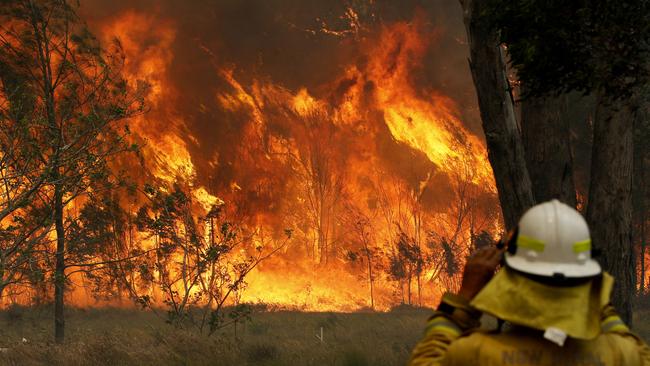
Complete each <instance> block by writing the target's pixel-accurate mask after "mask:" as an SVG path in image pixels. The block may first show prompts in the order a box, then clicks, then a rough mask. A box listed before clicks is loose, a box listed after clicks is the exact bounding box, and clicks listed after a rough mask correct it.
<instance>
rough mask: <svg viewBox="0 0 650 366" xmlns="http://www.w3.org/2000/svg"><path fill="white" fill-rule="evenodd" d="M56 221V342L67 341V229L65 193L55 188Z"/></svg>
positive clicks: (59, 187) (59, 188)
mask: <svg viewBox="0 0 650 366" xmlns="http://www.w3.org/2000/svg"><path fill="white" fill-rule="evenodd" d="M54 220H55V226H56V266H55V270H54V340H55V341H56V343H63V341H64V339H65V316H64V313H63V312H64V306H65V303H64V291H65V228H64V226H63V192H62V188H61V186H60V185H57V186H56V187H55V193H54Z"/></svg>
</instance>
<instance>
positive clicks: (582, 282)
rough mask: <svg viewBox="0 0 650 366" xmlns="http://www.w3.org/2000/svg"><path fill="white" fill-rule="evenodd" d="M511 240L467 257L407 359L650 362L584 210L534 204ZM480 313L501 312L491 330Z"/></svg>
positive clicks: (415, 364)
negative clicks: (613, 301) (596, 252)
mask: <svg viewBox="0 0 650 366" xmlns="http://www.w3.org/2000/svg"><path fill="white" fill-rule="evenodd" d="M507 242H508V244H507V245H506V246H503V247H501V248H500V247H499V246H493V247H489V248H484V249H482V250H479V251H478V252H477V253H476V254H475V255H474V256H473V257H471V258H469V259H468V261H467V264H466V265H465V272H464V274H463V281H462V285H461V288H460V290H459V292H458V293H457V294H451V293H447V294H445V295H444V296H443V298H442V301H441V303H440V305H439V307H438V309H437V311H436V312H435V313H434V314H433V316H432V317H431V318H430V319H429V321H428V325H427V328H426V330H425V335H424V338H423V339H422V340H421V341H420V342H419V343H418V344H417V346H416V347H415V349H414V350H413V354H412V356H411V359H410V361H409V365H411V366H424V365H427V366H429V365H450V366H452V365H453V366H460V365H486V366H489V365H553V366H562V365H576V366H590V365H594V366H613V365H617V366H618V365H621V366H624V365H625V366H633V365H647V366H650V348H648V346H647V345H646V344H645V343H644V342H643V341H642V340H641V339H640V338H639V337H637V336H636V335H634V334H633V333H631V332H630V330H629V329H628V327H627V326H626V325H625V324H624V323H623V321H622V320H621V319H620V318H619V316H618V315H617V314H616V312H615V311H614V308H613V307H612V306H611V305H610V293H611V289H612V285H613V282H614V281H613V278H612V277H611V276H610V275H609V274H608V273H606V272H602V271H601V268H600V265H599V264H598V263H597V262H596V261H595V260H593V259H592V258H591V240H590V236H589V228H588V227H587V223H586V222H585V220H584V218H583V217H582V215H580V213H578V212H577V211H576V210H574V209H573V208H571V207H569V206H567V205H565V204H563V203H560V202H559V201H557V200H552V201H550V202H545V203H542V204H539V205H536V206H534V207H532V208H531V209H529V210H528V211H527V212H526V213H525V214H524V215H523V216H522V218H521V220H520V221H519V225H518V228H517V229H516V230H515V232H514V233H513V234H512V235H511V237H510V239H509V240H507ZM500 263H503V264H504V265H503V266H502V269H501V270H499V271H498V272H497V273H496V274H494V272H495V270H496V269H497V267H499V264H500ZM630 270H633V269H630ZM483 313H485V314H488V315H491V316H493V317H495V318H497V319H498V324H499V326H498V327H495V328H496V329H495V330H486V329H482V328H481V327H480V322H479V318H480V317H481V315H482V314H483ZM493 328H494V327H493Z"/></svg>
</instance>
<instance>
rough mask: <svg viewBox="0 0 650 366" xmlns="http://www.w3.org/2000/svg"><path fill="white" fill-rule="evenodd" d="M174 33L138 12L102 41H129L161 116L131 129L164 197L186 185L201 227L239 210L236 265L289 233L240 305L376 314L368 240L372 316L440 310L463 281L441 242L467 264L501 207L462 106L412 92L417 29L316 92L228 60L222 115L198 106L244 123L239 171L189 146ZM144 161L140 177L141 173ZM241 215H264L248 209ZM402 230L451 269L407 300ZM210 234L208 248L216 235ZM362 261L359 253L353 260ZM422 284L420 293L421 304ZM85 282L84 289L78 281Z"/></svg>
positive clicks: (432, 271)
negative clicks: (396, 267)
mask: <svg viewBox="0 0 650 366" xmlns="http://www.w3.org/2000/svg"><path fill="white" fill-rule="evenodd" d="M346 17H347V18H349V20H350V27H351V29H352V31H351V32H352V33H355V32H357V31H358V30H359V28H360V27H361V26H360V25H359V19H358V16H357V14H355V13H354V12H352V11H351V10H350V12H348V13H346ZM175 27H176V25H175V24H174V22H172V21H161V20H160V19H156V18H155V17H153V16H149V15H145V14H142V13H138V12H136V11H131V10H130V11H126V12H124V13H122V14H120V15H119V16H118V17H116V18H114V19H108V20H105V21H103V22H102V24H101V25H100V32H99V33H100V34H102V35H105V36H106V37H107V38H106V39H104V42H109V41H110V37H113V36H116V37H118V38H119V40H120V42H121V45H122V47H123V49H124V52H125V54H126V70H125V73H126V76H127V79H128V80H129V81H130V82H131V83H135V82H136V80H137V79H146V80H147V82H148V83H149V84H150V85H151V92H150V94H149V96H148V98H147V102H148V106H149V108H150V112H149V113H147V114H145V115H143V116H139V117H137V118H135V119H134V120H133V121H130V124H131V129H132V131H134V133H135V134H136V135H137V138H138V139H141V140H142V141H143V142H144V146H143V148H142V151H141V155H142V157H143V160H144V165H145V168H146V170H147V172H149V173H150V174H151V175H152V176H153V177H155V178H156V179H158V180H159V181H160V182H163V183H165V184H167V185H171V184H173V183H174V182H176V181H181V182H183V183H184V184H185V185H186V186H187V187H189V189H190V193H191V197H192V200H193V202H194V203H196V204H195V205H194V206H193V207H192V208H193V214H195V215H196V217H197V218H201V219H204V218H205V216H206V215H207V213H208V211H210V208H211V207H213V206H214V205H217V206H223V207H224V210H231V211H232V212H230V211H229V212H228V213H229V214H232V215H233V216H236V215H239V216H237V218H238V219H239V218H240V217H244V218H243V219H241V222H243V223H242V225H243V226H244V227H245V229H246V230H247V232H249V233H251V234H250V238H247V241H246V243H245V246H244V247H243V248H242V249H241V250H242V252H238V253H233V254H232V255H233V256H237V255H240V256H241V255H243V254H245V252H246V251H247V250H248V251H253V250H260V249H263V250H268V248H273V247H274V245H277V244H278V242H280V241H282V239H277V238H276V237H279V236H281V235H272V234H264V235H262V234H263V233H274V234H275V233H277V232H282V230H284V229H285V228H288V229H291V230H292V233H293V234H292V236H291V239H290V240H289V241H288V244H287V246H286V247H284V248H283V249H282V250H281V251H279V252H278V253H276V254H275V255H274V256H273V257H271V258H269V259H268V260H267V261H265V262H263V263H262V264H260V265H259V266H258V267H257V268H256V269H255V270H254V271H253V272H251V273H250V275H249V276H248V278H247V286H246V287H245V289H243V290H242V291H241V293H240V294H238V295H239V297H240V301H250V302H264V303H269V304H273V305H277V306H281V307H285V308H296V309H301V310H309V311H353V310H355V309H359V308H362V307H366V306H369V300H368V297H369V288H368V282H369V281H368V274H367V273H366V270H367V269H366V268H367V266H365V265H364V262H363V261H364V260H367V258H368V256H366V257H364V253H366V254H367V253H368V251H366V252H364V251H363V243H364V240H367V242H365V244H366V245H368V243H370V245H372V247H373V253H375V254H373V256H372V258H373V260H374V261H376V263H375V264H376V265H377V269H376V270H375V273H374V275H373V276H374V293H373V296H374V303H375V308H376V309H380V310H386V309H388V308H390V307H391V306H394V305H397V304H398V303H399V302H401V301H406V300H405V299H407V298H408V297H409V296H411V297H412V300H411V302H412V303H414V304H415V303H417V302H421V303H422V304H425V305H431V304H432V303H433V301H434V300H435V299H437V298H438V297H439V296H440V295H441V293H442V292H443V291H444V286H449V283H452V282H453V281H452V280H450V279H445V278H444V275H443V274H441V273H443V272H441V268H442V267H441V266H442V264H441V263H442V259H441V258H443V257H442V256H441V254H440V253H441V252H440V248H439V247H438V246H437V245H438V244H439V242H440V241H441V240H442V238H444V239H445V240H448V241H452V242H453V243H454V247H453V250H454V251H455V255H456V256H457V261H458V262H459V263H458V265H462V262H463V260H464V257H465V255H466V254H467V252H468V250H469V246H470V244H471V241H472V240H473V237H472V235H474V234H476V233H477V232H478V231H480V230H486V231H488V232H493V231H494V229H495V228H496V227H497V224H496V223H497V220H498V219H497V217H498V215H493V214H492V213H491V212H487V211H488V210H487V209H484V207H483V206H487V207H491V205H492V206H496V204H497V203H496V199H495V186H494V181H493V177H492V170H491V168H490V165H489V163H488V160H487V154H486V151H485V144H484V143H483V141H482V139H481V138H480V137H477V136H475V135H473V134H472V133H470V132H469V131H468V130H467V129H466V128H465V126H464V125H463V123H462V121H461V120H460V117H459V116H460V113H459V112H458V109H457V108H458V107H457V106H456V105H455V102H454V101H453V100H451V99H450V98H448V97H446V96H445V95H444V91H434V90H422V89H423V88H422V87H419V86H417V85H416V83H415V81H414V80H413V75H414V74H415V73H416V72H417V70H418V68H419V67H420V66H421V63H422V62H424V56H425V52H426V50H427V47H429V41H428V40H427V37H428V36H427V34H426V33H425V32H423V31H421V29H420V20H419V18H417V17H416V19H415V20H414V21H413V22H411V23H406V22H398V23H393V24H388V25H385V26H383V27H382V28H381V29H380V30H379V31H378V32H377V34H376V35H375V36H374V38H372V39H368V40H367V41H365V42H362V43H361V46H362V47H360V48H361V51H360V52H361V53H362V54H363V56H365V58H366V59H367V62H365V63H356V62H353V61H352V60H351V62H350V64H349V65H343V66H342V67H341V69H340V70H341V71H340V75H337V77H335V78H333V79H332V80H331V81H329V82H327V83H325V85H322V86H321V87H319V88H316V89H317V90H314V89H309V88H307V87H299V88H296V90H292V89H290V88H288V87H286V86H285V85H282V84H281V83H278V82H274V81H272V80H270V79H269V78H267V77H265V76H264V75H255V77H251V78H250V80H249V78H244V77H242V73H245V72H246V71H247V70H239V69H238V68H237V67H236V66H233V65H220V64H219V62H218V61H217V60H215V61H214V63H215V64H217V66H215V69H214V75H211V76H210V77H214V78H218V79H219V80H220V81H221V82H223V83H224V84H225V85H226V86H227V87H225V88H220V89H217V90H216V91H215V92H214V94H213V100H212V103H213V104H214V105H210V106H206V105H201V109H208V108H207V107H211V108H215V109H218V110H219V111H222V112H224V113H228V114H229V115H230V114H232V115H234V116H237V117H238V119H237V121H236V122H233V125H236V127H237V128H238V129H239V130H238V131H239V132H241V133H240V134H239V135H237V136H238V138H239V139H241V141H229V143H231V144H232V149H233V150H234V151H236V152H237V159H236V160H233V161H228V160H226V159H225V158H223V157H222V156H221V155H220V154H219V151H216V152H212V153H211V154H210V155H209V156H201V153H197V152H196V151H195V150H200V148H201V147H202V146H199V145H200V142H201V141H205V140H207V138H206V139H203V140H202V139H199V138H197V137H194V136H192V135H191V134H190V132H189V131H190V129H189V128H188V125H187V123H188V121H189V117H188V114H186V113H184V109H183V108H188V109H189V108H190V107H186V106H179V105H178V104H179V102H178V99H179V92H178V90H177V89H176V86H175V85H174V78H173V77H172V76H173V75H171V74H172V71H171V68H172V67H171V65H172V63H173V62H174V56H175V55H174V54H173V52H172V51H171V50H172V49H173V44H174V42H175V41H177V40H176V37H177V31H176V28H175ZM325 30H327V32H326V33H328V34H329V33H331V34H334V35H335V36H340V37H344V36H346V34H347V33H341V32H337V33H334V31H331V30H329V29H327V28H326V25H325V24H323V31H325ZM352 33H350V34H352ZM205 57H206V58H211V57H214V56H213V55H212V54H210V53H207V54H206V56H205ZM242 71H243V72H242ZM313 72H318V70H314V71H313ZM244 80H249V81H247V82H245V81H244ZM251 80H252V81H251ZM341 85H345V86H346V87H345V88H343V87H341ZM202 103H207V102H205V101H203V102H202ZM214 133H215V134H218V133H221V131H215V132H214ZM386 136H388V138H386ZM198 137H203V136H198ZM386 146H388V147H386ZM381 149H387V150H388V151H383V150H381ZM390 149H393V150H394V151H393V150H390ZM400 154H403V155H404V156H407V157H406V158H404V157H403V156H401V155H400ZM391 159H392V160H391ZM400 159H401V160H400ZM203 162H206V163H205V164H200V163H203ZM409 163H412V164H413V166H414V168H413V170H416V171H415V172H414V173H413V174H412V175H413V177H405V175H407V173H405V172H406V171H407V168H409V167H407V166H406V165H408V164H409ZM416 163H417V164H416ZM132 164H133V166H130V168H132V169H131V170H132V171H134V172H136V173H138V172H140V171H142V170H143V167H141V166H139V165H138V164H137V163H135V162H133V163H132ZM205 166H207V167H209V169H210V170H212V171H211V172H204V171H201V169H208V168H205ZM201 167H202V168H201ZM224 167H225V168H227V169H230V170H232V171H234V173H232V176H230V175H225V176H227V179H229V180H228V181H227V182H225V183H223V187H226V188H222V189H221V190H219V191H217V190H216V189H213V188H212V187H210V186H208V184H206V183H205V181H206V180H204V181H202V180H201V179H200V177H201V175H202V174H203V175H205V176H208V175H211V174H212V173H213V172H214V173H215V175H216V173H217V172H220V169H224ZM399 174H403V175H404V176H400V175H399ZM136 175H137V179H138V180H139V181H138V182H139V183H144V182H145V181H146V179H145V177H144V174H136ZM225 179H226V178H224V180H225ZM441 187H442V188H441ZM269 192H270V193H269ZM277 196H282V197H281V199H277ZM486 197H487V198H486ZM490 200H491V201H490ZM485 202H487V203H485ZM239 204H241V206H246V204H248V205H250V206H251V208H250V209H249V210H248V211H247V210H245V209H244V208H242V207H239V206H237V205H239ZM134 205H135V206H137V203H134ZM481 205H483V206H481ZM135 206H134V207H135ZM249 211H251V212H249ZM233 212H234V213H233ZM242 212H243V213H242ZM354 215H356V216H354ZM197 221H199V220H197ZM360 222H361V223H363V224H364V225H367V228H366V227H364V226H363V225H360V224H359V223H360ZM355 225H356V226H355ZM355 230H356V231H355ZM400 231H402V232H403V233H404V235H405V236H407V237H408V238H409V239H410V240H412V242H413V243H414V245H415V246H417V247H418V248H420V250H421V251H422V252H423V253H424V254H425V255H427V256H428V257H427V258H432V259H431V260H432V261H434V260H435V261H438V262H440V263H438V262H436V263H437V264H436V265H435V266H434V265H431V266H429V267H427V268H426V269H425V270H423V271H422V274H421V275H420V276H419V278H417V279H416V278H411V280H412V281H409V283H408V286H410V287H409V288H405V286H406V281H402V282H399V283H398V281H395V280H394V279H391V278H389V276H388V275H387V274H386V268H388V267H390V264H389V263H388V259H389V258H390V256H395V255H397V254H398V250H397V249H396V242H397V240H398V237H399V234H400ZM431 232H435V235H433V234H432V233H431ZM200 234H202V235H204V236H205V237H208V236H209V233H208V231H207V230H205V232H201V233H200ZM135 237H136V239H139V240H142V241H145V242H146V243H145V245H144V246H145V247H146V248H147V249H149V248H152V247H154V245H155V243H154V241H153V239H151V238H149V239H146V238H144V235H141V236H138V234H136V235H135ZM147 240H149V241H147ZM434 242H435V245H433V244H431V243H434ZM323 248H324V249H323ZM360 248H361V249H360ZM353 251H354V252H355V253H354V254H355V255H350V253H351V252H353ZM359 253H360V254H359ZM350 258H354V259H355V261H352V260H351V259H350ZM364 258H365V259H364ZM174 260H176V261H179V260H181V259H179V258H175V259H174ZM416 280H419V281H421V282H422V294H421V296H418V294H417V289H416V282H415V281H416ZM77 282H79V283H80V282H83V278H75V283H77ZM157 291H158V290H157V289H143V292H147V293H149V294H152V295H154V300H155V301H156V302H157V303H158V304H161V303H162V300H163V297H162V295H161V294H160V293H157ZM90 296H91V295H89V294H88V293H87V292H85V291H84V290H83V289H81V288H77V289H76V290H74V291H73V293H72V294H71V299H72V300H73V302H74V303H76V304H77V305H81V306H85V305H93V304H95V302H94V300H92V299H90ZM419 297H421V298H419ZM116 302H117V301H116Z"/></svg>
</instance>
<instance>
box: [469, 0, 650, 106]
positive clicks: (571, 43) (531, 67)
mask: <svg viewBox="0 0 650 366" xmlns="http://www.w3.org/2000/svg"><path fill="white" fill-rule="evenodd" d="M489 3H490V6H489V10H488V11H487V12H486V13H485V14H483V16H484V18H483V19H482V21H485V22H488V24H490V25H491V26H493V27H496V28H497V29H498V30H499V31H500V35H501V41H502V42H503V43H505V44H506V45H507V47H508V55H509V57H510V63H511V65H512V66H513V67H514V68H515V69H516V70H517V72H518V76H519V79H520V80H521V81H522V82H524V83H525V84H526V90H527V94H528V95H543V94H561V93H563V92H569V91H579V92H583V93H585V94H588V93H590V92H592V91H596V90H599V91H602V92H604V93H605V95H607V96H609V97H611V98H613V99H617V98H627V97H629V96H630V95H632V94H633V93H634V91H635V90H636V89H637V88H638V87H640V86H643V85H645V84H647V83H648V81H649V80H650V68H649V66H648V56H649V52H650V1H647V0H624V1H613V0H600V1H588V0H575V1H562V0H514V1H512V0H489Z"/></svg>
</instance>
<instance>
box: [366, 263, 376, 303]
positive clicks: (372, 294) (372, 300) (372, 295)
mask: <svg viewBox="0 0 650 366" xmlns="http://www.w3.org/2000/svg"><path fill="white" fill-rule="evenodd" d="M366 254H367V253H366ZM366 257H367V261H368V282H370V308H371V309H373V310H374V309H375V288H374V285H375V284H374V282H375V279H374V277H373V273H372V261H371V259H370V258H371V256H370V255H369V254H367V256H366Z"/></svg>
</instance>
